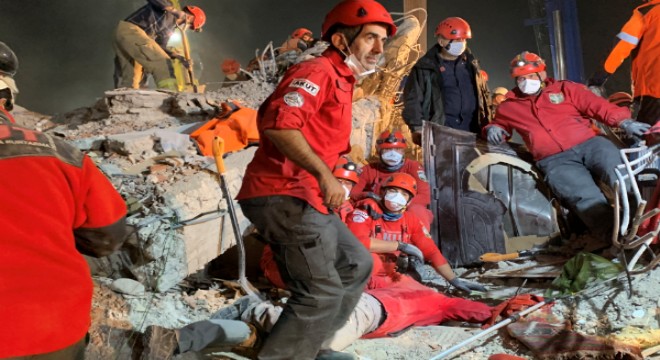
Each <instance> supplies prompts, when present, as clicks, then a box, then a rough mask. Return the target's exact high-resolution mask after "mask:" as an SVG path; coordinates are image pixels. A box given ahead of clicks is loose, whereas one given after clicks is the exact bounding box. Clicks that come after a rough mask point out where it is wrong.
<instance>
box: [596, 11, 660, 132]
mask: <svg viewBox="0 0 660 360" xmlns="http://www.w3.org/2000/svg"><path fill="white" fill-rule="evenodd" d="M658 5H660V0H651V1H645V4H643V5H641V6H638V7H637V8H635V10H633V14H632V16H631V17H630V19H629V20H628V22H627V23H626V24H625V25H623V28H622V29H621V32H619V34H618V35H617V38H618V40H619V41H618V42H617V44H616V45H615V46H614V48H613V49H612V51H611V52H610V54H609V56H608V57H607V59H606V60H605V64H604V66H603V70H601V71H597V72H596V73H595V74H594V75H593V76H592V77H591V79H589V82H588V84H589V85H590V86H599V87H600V86H603V85H604V84H605V82H606V81H607V78H608V77H609V76H610V75H611V74H613V73H614V72H615V71H616V70H617V69H618V68H619V66H620V65H621V64H622V63H623V61H624V60H625V59H626V58H627V57H628V56H630V55H631V54H632V77H631V78H632V89H633V98H634V101H635V103H636V104H637V105H638V106H639V110H638V112H637V120H638V121H641V122H644V123H647V124H649V125H655V123H656V122H657V121H658V119H660V50H659V49H660V6H658Z"/></svg>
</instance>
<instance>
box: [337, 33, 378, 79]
mask: <svg viewBox="0 0 660 360" xmlns="http://www.w3.org/2000/svg"><path fill="white" fill-rule="evenodd" d="M342 39H343V40H344V45H346V51H348V52H349V54H348V55H346V53H344V55H346V58H345V59H344V64H346V66H348V68H349V69H351V71H352V72H353V75H354V76H355V78H356V79H357V80H360V79H362V78H364V77H365V76H367V75H370V74H373V73H375V72H376V68H375V67H374V68H373V69H371V70H368V69H367V68H365V67H364V65H362V63H360V60H358V58H357V56H355V54H353V53H351V48H350V47H349V46H348V41H346V38H344V37H343V36H342Z"/></svg>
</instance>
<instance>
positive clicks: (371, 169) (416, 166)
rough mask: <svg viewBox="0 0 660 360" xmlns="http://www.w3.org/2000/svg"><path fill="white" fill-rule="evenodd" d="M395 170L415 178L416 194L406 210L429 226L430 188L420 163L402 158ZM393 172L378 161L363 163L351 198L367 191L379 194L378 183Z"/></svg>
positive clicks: (431, 216) (430, 216)
mask: <svg viewBox="0 0 660 360" xmlns="http://www.w3.org/2000/svg"><path fill="white" fill-rule="evenodd" d="M396 172H401V173H406V174H409V175H411V176H412V177H414V178H415V181H416V182H417V195H416V196H415V197H414V198H413V200H412V202H411V203H410V205H408V211H411V212H414V213H415V214H416V215H417V217H418V218H419V219H420V220H421V221H422V223H423V224H424V225H425V226H426V228H427V229H428V228H430V227H431V223H432V222H433V213H431V211H430V210H429V205H430V204H431V190H430V188H429V183H428V179H427V178H426V173H425V171H424V167H423V166H422V164H420V163H419V162H417V161H415V160H410V159H404V163H403V166H402V167H401V169H399V170H398V171H396ZM392 174H394V172H388V171H385V170H383V169H382V168H381V166H380V162H375V163H371V164H368V165H365V166H364V167H362V169H361V173H360V181H359V182H358V183H357V184H356V185H355V186H354V187H353V190H351V199H353V201H360V200H362V199H364V198H365V197H366V196H367V194H368V193H370V192H371V193H374V194H380V184H381V183H382V182H383V180H385V179H387V177H389V176H390V175H392Z"/></svg>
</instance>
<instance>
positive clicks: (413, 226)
mask: <svg viewBox="0 0 660 360" xmlns="http://www.w3.org/2000/svg"><path fill="white" fill-rule="evenodd" d="M380 195H381V199H382V200H381V201H380V202H375V201H374V200H373V199H366V200H365V201H363V202H361V203H358V204H357V205H356V210H355V211H353V214H352V215H350V216H349V217H348V219H347V221H346V224H347V225H348V228H349V229H351V231H352V232H353V233H354V234H355V236H356V237H357V238H358V240H360V242H361V243H362V244H363V245H364V246H365V247H366V248H367V249H369V251H370V252H372V253H374V270H373V273H372V279H371V281H370V282H369V284H368V285H367V288H369V289H372V288H379V287H384V286H388V285H389V284H390V283H391V282H392V281H393V280H396V279H390V277H389V274H391V271H390V269H389V267H390V266H391V265H388V264H387V263H395V262H396V258H397V257H398V256H399V254H400V253H401V252H403V253H406V254H408V255H409V256H415V257H417V258H418V259H419V260H421V261H424V260H428V261H429V262H430V263H431V265H432V266H433V268H434V269H435V270H436V272H437V273H438V274H440V275H441V276H442V277H443V278H445V279H446V280H447V281H448V282H449V283H450V284H452V285H453V286H455V287H456V288H458V289H460V290H463V291H466V292H468V293H469V292H470V291H471V290H478V291H486V289H485V288H484V287H483V286H481V285H479V284H474V283H471V282H468V281H465V280H463V279H460V278H458V277H457V276H456V275H455V274H454V272H453V270H452V269H451V266H449V264H448V263H447V260H446V259H445V257H444V256H442V253H441V252H440V249H438V247H437V246H436V245H435V243H434V242H433V239H432V238H431V235H430V234H429V232H428V230H427V229H426V227H424V224H422V222H421V221H420V220H419V219H418V218H417V216H416V215H415V214H414V213H412V212H410V211H406V208H407V206H408V205H409V204H410V203H411V202H412V200H413V199H414V197H415V196H416V195H417V182H416V181H415V178H413V177H412V176H411V175H409V174H405V173H394V174H392V175H390V176H389V177H388V178H387V179H385V181H384V182H383V184H382V186H381V189H380ZM367 209H368V210H367ZM376 254H377V255H376Z"/></svg>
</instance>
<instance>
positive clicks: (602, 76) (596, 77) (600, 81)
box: [587, 70, 610, 87]
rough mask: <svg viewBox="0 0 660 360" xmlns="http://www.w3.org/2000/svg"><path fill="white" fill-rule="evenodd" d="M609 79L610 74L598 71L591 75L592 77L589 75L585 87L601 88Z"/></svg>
mask: <svg viewBox="0 0 660 360" xmlns="http://www.w3.org/2000/svg"><path fill="white" fill-rule="evenodd" d="M609 77H610V74H608V73H607V72H605V71H603V70H598V71H596V72H595V73H593V75H591V77H590V78H589V80H587V86H589V87H591V86H596V87H602V86H603V85H605V82H606V81H607V79H608V78H609Z"/></svg>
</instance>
